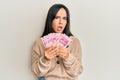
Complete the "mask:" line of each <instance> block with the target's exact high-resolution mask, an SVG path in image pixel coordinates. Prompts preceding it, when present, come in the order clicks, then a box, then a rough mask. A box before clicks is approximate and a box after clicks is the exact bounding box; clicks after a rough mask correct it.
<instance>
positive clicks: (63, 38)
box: [41, 33, 72, 48]
mask: <svg viewBox="0 0 120 80" xmlns="http://www.w3.org/2000/svg"><path fill="white" fill-rule="evenodd" d="M41 40H42V42H43V45H44V47H45V48H48V47H50V46H52V45H60V46H63V47H64V48H66V47H67V46H68V45H69V44H70V42H71V41H72V40H71V39H70V37H68V36H67V35H66V34H60V33H50V34H48V35H46V36H43V37H42V38H41Z"/></svg>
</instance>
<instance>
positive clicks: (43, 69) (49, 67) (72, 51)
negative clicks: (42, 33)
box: [32, 36, 83, 80]
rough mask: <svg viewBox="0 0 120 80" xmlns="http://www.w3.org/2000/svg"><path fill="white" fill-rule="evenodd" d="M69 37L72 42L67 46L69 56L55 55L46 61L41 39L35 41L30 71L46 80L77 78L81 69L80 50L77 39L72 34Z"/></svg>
mask: <svg viewBox="0 0 120 80" xmlns="http://www.w3.org/2000/svg"><path fill="white" fill-rule="evenodd" d="M70 38H71V39H72V42H71V43H70V45H69V47H68V51H69V57H68V58H67V59H65V60H62V59H61V58H60V57H56V58H54V59H52V60H51V61H47V60H46V59H45V58H44V51H45V47H44V45H43V43H42V41H41V39H40V38H38V39H37V40H36V41H35V43H34V45H33V49H32V71H33V73H34V74H35V75H36V76H37V77H41V76H44V77H45V78H46V80H78V75H79V74H80V73H81V72H82V71H83V67H82V53H81V52H82V51H81V46H80V41H79V39H78V38H76V37H74V36H71V37H70ZM57 60H59V64H57Z"/></svg>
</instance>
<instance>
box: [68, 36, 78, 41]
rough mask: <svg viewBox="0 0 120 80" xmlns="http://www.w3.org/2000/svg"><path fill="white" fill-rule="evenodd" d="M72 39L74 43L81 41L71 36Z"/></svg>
mask: <svg viewBox="0 0 120 80" xmlns="http://www.w3.org/2000/svg"><path fill="white" fill-rule="evenodd" d="M70 38H71V39H72V41H74V42H79V41H80V40H79V39H78V38H77V37H76V36H70Z"/></svg>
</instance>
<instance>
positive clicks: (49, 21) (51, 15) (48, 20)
mask: <svg viewBox="0 0 120 80" xmlns="http://www.w3.org/2000/svg"><path fill="white" fill-rule="evenodd" d="M60 8H64V9H65V11H66V13H67V24H66V26H65V29H64V30H63V33H64V34H66V35H67V36H73V35H72V33H71V31H70V13H69V10H68V8H67V7H66V6H65V5H63V4H54V5H53V6H51V8H50V9H49V11H48V14H47V18H46V23H45V28H44V32H43V34H42V37H43V36H45V35H47V34H49V33H53V32H54V31H53V28H52V21H53V19H54V18H55V16H56V14H57V12H58V11H59V9H60Z"/></svg>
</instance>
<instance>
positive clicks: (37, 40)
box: [34, 38, 42, 45]
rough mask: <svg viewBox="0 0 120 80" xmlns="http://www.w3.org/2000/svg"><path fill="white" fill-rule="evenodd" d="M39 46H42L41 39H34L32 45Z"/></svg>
mask: <svg viewBox="0 0 120 80" xmlns="http://www.w3.org/2000/svg"><path fill="white" fill-rule="evenodd" d="M41 44H42V40H41V38H36V39H35V41H34V45H41Z"/></svg>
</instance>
